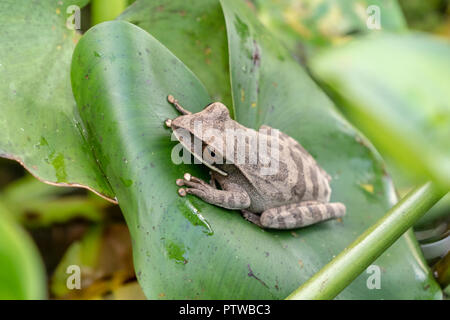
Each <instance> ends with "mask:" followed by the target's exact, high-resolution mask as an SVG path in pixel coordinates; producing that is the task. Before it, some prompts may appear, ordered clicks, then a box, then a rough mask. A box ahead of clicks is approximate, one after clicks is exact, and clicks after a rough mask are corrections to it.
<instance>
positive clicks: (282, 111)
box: [222, 0, 440, 299]
mask: <svg viewBox="0 0 450 320" xmlns="http://www.w3.org/2000/svg"><path fill="white" fill-rule="evenodd" d="M222 6H223V8H224V14H225V20H226V22H227V30H228V40H229V47H230V49H229V50H230V65H231V79H232V81H231V83H232V84H233V88H232V89H233V92H234V95H233V97H234V104H235V108H236V115H237V120H238V121H239V122H241V123H243V124H244V125H247V126H251V127H254V128H257V127H259V125H261V124H268V125H271V126H273V127H275V128H279V129H281V130H282V131H284V132H285V133H287V134H289V135H290V136H292V137H294V138H295V139H296V140H297V141H299V142H301V143H302V145H303V146H304V147H305V148H306V149H307V150H308V151H309V152H310V153H311V154H312V155H313V156H314V157H315V158H316V159H317V161H318V162H319V163H320V165H321V166H323V167H324V168H325V169H326V170H327V172H329V173H330V174H331V176H332V177H333V181H332V189H333V196H332V199H331V200H332V201H341V202H343V203H345V204H346V206H347V216H346V217H345V218H344V219H343V223H342V224H341V223H339V222H336V221H332V222H328V223H324V224H321V225H317V226H313V227H310V228H306V229H302V230H299V231H298V233H299V234H300V237H301V238H302V239H303V240H304V242H303V241H301V240H300V241H298V239H297V240H296V239H291V238H290V235H289V234H288V233H285V232H281V233H277V235H278V236H279V237H280V238H279V239H278V241H280V242H282V243H283V244H282V246H283V247H290V246H293V247H295V248H296V250H295V251H294V250H292V249H291V250H290V253H289V258H290V259H292V260H290V261H291V263H293V262H294V259H297V260H299V261H303V263H304V265H305V266H306V263H308V264H309V266H308V267H309V268H303V270H301V271H300V273H299V275H298V277H299V278H297V279H302V280H303V279H305V278H303V277H305V276H306V277H307V275H310V274H309V273H308V272H310V271H311V272H312V270H314V268H316V266H317V267H318V266H322V265H324V264H325V263H326V262H328V261H329V259H331V258H332V257H333V256H334V255H336V254H337V253H339V252H340V251H341V250H342V249H344V247H345V245H347V244H349V243H350V242H351V240H352V239H354V237H355V235H356V234H360V233H362V231H364V229H365V228H367V227H368V226H370V225H372V224H373V223H374V222H375V221H376V220H377V219H378V218H379V217H381V216H382V215H383V214H384V212H385V211H386V210H387V209H388V208H389V207H390V206H391V204H392V201H393V200H394V199H395V196H393V195H392V192H393V190H392V185H391V183H390V181H389V179H388V177H386V175H385V173H384V166H383V164H382V163H381V161H380V158H379V157H378V156H377V155H376V153H375V152H374V150H373V149H372V148H371V147H370V146H369V145H368V142H367V141H366V140H365V139H364V138H362V137H360V136H359V135H358V134H357V133H356V132H355V130H354V129H352V128H351V127H350V126H349V124H348V123H347V122H345V121H344V120H343V119H342V118H341V117H340V116H339V115H338V114H337V113H336V112H335V108H334V106H333V104H332V103H331V102H330V101H329V100H328V98H327V97H326V96H325V95H324V94H323V93H322V92H321V91H320V90H319V89H318V88H317V86H316V85H315V84H314V82H313V81H312V80H310V79H309V77H308V76H307V75H306V73H305V72H304V71H303V70H302V69H301V67H300V66H299V65H298V64H296V63H295V62H294V61H293V60H292V58H290V55H289V53H288V52H287V51H286V50H284V49H283V48H282V47H280V45H279V44H278V43H277V42H276V41H275V40H274V39H273V38H271V37H270V36H268V35H267V32H265V30H264V28H263V27H262V26H261V24H260V23H259V22H258V21H256V19H255V18H254V16H253V15H252V14H251V12H250V10H249V9H247V8H246V7H245V5H244V4H243V3H242V2H241V1H239V0H229V1H222ZM237 93H240V94H237ZM393 198H394V199H393ZM288 243H289V244H288ZM297 250H298V251H297ZM417 256H418V247H417V242H416V241H415V240H413V236H412V234H411V232H408V233H407V234H406V235H405V236H404V237H403V238H402V239H400V240H399V241H398V242H396V244H395V245H394V246H393V247H391V248H390V249H389V250H388V251H386V252H385V253H384V254H383V255H382V256H381V257H380V258H379V259H377V260H376V262H375V264H376V265H378V266H380V268H381V269H382V270H385V271H384V273H383V275H382V277H383V283H385V285H386V286H385V287H384V289H381V290H369V289H367V286H366V283H365V281H366V280H367V277H368V276H367V275H365V274H363V275H361V276H360V277H358V279H357V280H355V281H354V282H353V283H352V284H351V285H350V286H349V287H347V289H346V290H344V291H343V293H341V294H340V295H339V297H341V298H350V297H352V298H385V299H388V298H394V297H395V298H408V297H419V296H422V297H425V296H432V295H434V294H435V293H436V294H437V296H439V295H440V290H439V289H438V287H437V286H436V284H435V283H434V282H433V280H432V279H431V277H430V274H429V272H428V271H427V270H424V269H422V271H421V272H424V273H423V274H422V276H421V277H420V278H421V279H423V280H425V279H426V278H427V279H428V280H426V281H431V283H433V285H432V286H433V288H434V289H433V290H432V291H433V293H432V292H430V291H428V292H424V291H423V288H424V286H426V287H427V288H428V285H424V284H423V283H420V281H416V280H415V279H418V277H417V275H415V276H414V273H415V272H417V271H418V270H419V268H420V267H419V266H420V265H423V260H421V259H420V258H417ZM413 257H416V258H413ZM277 268H278V266H274V265H271V266H267V269H266V272H267V273H269V272H270V270H271V269H272V270H277ZM263 270H264V269H263ZM387 270H389V271H387ZM316 271H317V269H316ZM426 274H427V276H425V275H426ZM277 275H278V276H279V275H280V274H279V273H277ZM400 279H402V280H400ZM302 280H300V281H299V282H298V283H300V282H302ZM297 281H298V280H297ZM397 281H403V283H404V284H405V285H406V286H408V287H409V288H411V289H412V290H413V291H415V293H413V292H412V291H410V292H408V293H406V292H404V291H402V292H400V291H396V290H395V289H393V288H395V286H396V283H398V282H397ZM406 283H408V284H406Z"/></svg>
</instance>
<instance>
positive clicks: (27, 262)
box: [0, 207, 47, 300]
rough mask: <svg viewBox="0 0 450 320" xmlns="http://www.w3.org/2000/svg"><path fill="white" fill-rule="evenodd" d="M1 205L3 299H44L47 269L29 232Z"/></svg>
mask: <svg viewBox="0 0 450 320" xmlns="http://www.w3.org/2000/svg"><path fill="white" fill-rule="evenodd" d="M9 215H10V213H9V212H7V211H6V210H5V209H4V208H3V207H0V300H5V299H8V300H16V299H20V300H28V299H44V298H45V297H46V295H47V294H46V284H45V282H46V279H45V270H44V265H43V263H42V260H41V257H40V255H39V252H38V250H37V248H36V247H35V245H34V243H33V241H32V240H31V239H30V237H29V235H28V234H27V233H26V232H25V231H24V230H23V229H22V228H21V227H20V226H19V225H18V224H16V223H15V222H14V220H12V218H11V217H10V216H9Z"/></svg>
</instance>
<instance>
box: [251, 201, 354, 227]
mask: <svg viewBox="0 0 450 320" xmlns="http://www.w3.org/2000/svg"><path fill="white" fill-rule="evenodd" d="M344 215H345V206H344V205H343V204H342V203H340V202H334V203H322V202H316V201H304V202H300V203H294V204H289V205H285V206H281V207H277V208H272V209H268V210H266V211H264V212H263V213H262V214H261V217H260V221H259V223H260V225H261V226H262V227H264V228H270V229H295V228H300V227H305V226H309V225H311V224H314V223H317V222H321V221H325V220H328V219H333V218H340V217H343V216H344Z"/></svg>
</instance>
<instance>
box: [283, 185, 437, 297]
mask: <svg viewBox="0 0 450 320" xmlns="http://www.w3.org/2000/svg"><path fill="white" fill-rule="evenodd" d="M444 195H445V192H442V191H441V190H439V189H438V188H437V187H436V186H434V185H433V184H432V183H430V182H429V183H426V184H425V185H423V186H421V187H417V188H415V189H414V190H412V191H411V192H409V193H408V194H407V195H406V196H405V197H404V198H403V199H402V200H400V201H399V202H398V203H397V204H396V205H395V206H394V207H392V208H391V209H390V210H389V211H388V212H387V214H386V215H385V216H384V217H383V218H381V219H380V220H379V221H378V222H377V223H376V224H374V225H373V226H372V227H370V228H369V229H367V230H366V231H365V232H364V233H363V234H362V235H361V236H360V237H359V238H358V239H356V240H355V241H354V242H353V243H352V244H351V245H350V246H349V247H347V248H346V249H344V250H343V251H342V252H341V253H340V254H339V255H338V256H337V257H336V258H334V259H333V260H332V261H331V262H329V263H328V264H327V265H326V266H325V267H323V268H322V270H320V271H319V272H317V273H316V274H315V275H314V276H313V277H311V278H310V279H309V280H308V281H306V282H305V283H304V284H303V285H302V286H301V287H299V288H298V289H297V290H295V291H294V292H293V293H291V294H290V295H289V296H288V297H287V299H289V300H304V299H314V300H316V299H317V300H318V299H333V298H334V297H336V296H337V295H338V294H339V293H340V292H341V291H342V290H344V289H345V288H346V287H347V286H348V285H349V284H350V283H351V282H352V281H353V280H354V279H355V278H356V277H357V276H358V275H359V274H361V272H363V271H364V270H365V269H366V268H367V267H368V266H369V265H370V264H371V263H372V262H373V261H374V260H375V259H376V258H378V257H379V256H380V255H381V254H382V253H383V252H384V251H385V250H386V249H387V248H389V247H390V246H391V245H392V244H393V243H394V242H395V241H396V240H397V239H398V238H399V237H400V236H401V235H402V234H403V233H405V232H406V231H407V230H408V229H409V228H411V227H412V226H413V224H414V223H415V222H416V221H417V220H419V218H420V217H422V216H423V215H424V214H425V213H426V212H427V211H428V210H429V209H430V208H431V207H432V206H433V205H434V204H435V203H436V202H438V201H439V199H441V198H442V197H443V196H444Z"/></svg>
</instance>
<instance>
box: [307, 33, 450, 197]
mask: <svg viewBox="0 0 450 320" xmlns="http://www.w3.org/2000/svg"><path fill="white" fill-rule="evenodd" d="M449 58H450V43H449V42H447V41H443V40H439V39H435V38H432V37H430V36H426V35H423V34H406V35H391V34H386V35H380V36H378V37H369V38H366V39H362V40H359V41H355V42H353V43H350V44H349V45H347V46H344V47H341V48H337V49H334V50H331V51H329V52H327V53H325V54H324V55H322V56H320V57H318V58H317V59H315V60H314V61H313V63H312V64H311V67H312V69H313V71H314V72H315V74H316V75H317V76H318V77H319V78H320V79H321V80H323V82H324V83H325V84H326V85H327V86H328V87H329V88H330V89H331V90H332V91H333V92H334V93H336V94H337V96H338V98H339V99H340V100H341V104H342V106H343V110H344V111H345V112H346V114H347V115H348V116H349V117H350V118H351V119H352V120H354V122H355V123H357V124H358V126H359V127H360V128H361V130H362V131H364V133H365V134H366V135H367V136H368V137H369V138H370V139H371V140H372V141H373V142H374V143H375V144H376V146H377V147H378V148H379V149H380V150H381V151H383V154H384V155H386V156H389V157H392V158H393V159H395V160H397V165H398V167H400V168H404V169H406V170H405V171H406V172H409V174H410V175H412V176H415V177H416V179H422V180H427V179H432V180H435V181H436V182H438V183H439V184H440V185H441V186H442V187H444V188H446V190H448V189H449V188H450V139H449V137H450V91H449V88H450V78H449V76H448V71H449V70H450V59H449Z"/></svg>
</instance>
